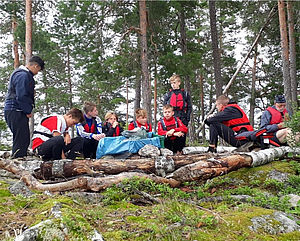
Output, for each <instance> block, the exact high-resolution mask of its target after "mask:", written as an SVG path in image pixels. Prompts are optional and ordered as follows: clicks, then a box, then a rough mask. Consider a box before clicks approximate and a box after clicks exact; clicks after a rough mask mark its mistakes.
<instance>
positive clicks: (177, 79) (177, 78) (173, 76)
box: [169, 74, 181, 83]
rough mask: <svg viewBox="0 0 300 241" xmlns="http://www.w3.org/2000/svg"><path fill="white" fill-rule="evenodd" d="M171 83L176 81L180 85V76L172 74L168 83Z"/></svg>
mask: <svg viewBox="0 0 300 241" xmlns="http://www.w3.org/2000/svg"><path fill="white" fill-rule="evenodd" d="M172 81H178V82H179V83H181V79H180V76H179V75H178V74H173V75H172V76H171V77H170V80H169V82H170V83H171V82H172Z"/></svg>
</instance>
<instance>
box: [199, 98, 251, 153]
mask: <svg viewBox="0 0 300 241" xmlns="http://www.w3.org/2000/svg"><path fill="white" fill-rule="evenodd" d="M216 108H217V110H218V113H217V114H215V115H214V116H212V117H210V118H208V119H207V120H205V124H207V125H208V126H209V148H208V151H207V152H217V144H218V137H219V136H220V137H221V138H222V139H224V140H225V141H226V142H227V143H229V144H230V145H232V146H235V147H240V146H241V145H243V144H245V143H246V142H248V141H247V140H237V139H236V138H235V136H236V135H237V134H240V133H242V132H245V131H253V127H252V126H251V125H250V122H249V119H248V117H247V115H246V114H245V112H244V111H243V110H242V108H241V107H240V106H239V105H237V104H236V103H235V102H233V101H230V100H229V98H228V97H227V96H225V95H220V96H219V97H218V98H217V100H216Z"/></svg>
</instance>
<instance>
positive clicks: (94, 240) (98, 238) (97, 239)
mask: <svg viewBox="0 0 300 241" xmlns="http://www.w3.org/2000/svg"><path fill="white" fill-rule="evenodd" d="M92 241H104V239H103V237H102V235H101V233H99V232H98V231H97V230H94V236H93V237H92Z"/></svg>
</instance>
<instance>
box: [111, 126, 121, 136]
mask: <svg viewBox="0 0 300 241" xmlns="http://www.w3.org/2000/svg"><path fill="white" fill-rule="evenodd" d="M115 130H116V131H115V132H114V134H113V136H119V135H120V127H119V126H116V128H115Z"/></svg>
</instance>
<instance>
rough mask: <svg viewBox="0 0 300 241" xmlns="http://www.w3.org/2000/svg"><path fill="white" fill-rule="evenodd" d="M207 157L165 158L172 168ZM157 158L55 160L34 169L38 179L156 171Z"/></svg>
mask: <svg viewBox="0 0 300 241" xmlns="http://www.w3.org/2000/svg"><path fill="white" fill-rule="evenodd" d="M205 159H207V155H202V156H199V155H190V156H171V157H167V160H165V161H169V162H172V163H174V168H175V169H178V168H180V167H182V166H185V165H188V164H191V163H194V162H198V161H199V160H205ZM157 160H158V159H151V158H140V159H127V160H124V161H120V160H116V159H99V160H55V161H47V162H44V163H42V164H41V166H40V169H39V170H36V171H35V176H36V177H37V178H39V179H45V180H48V179H50V178H54V177H65V178H68V177H72V176H78V175H83V174H89V175H92V176H97V175H98V174H102V173H103V174H118V173H122V172H130V171H136V170H139V171H142V172H144V173H157V163H156V162H157Z"/></svg>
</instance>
